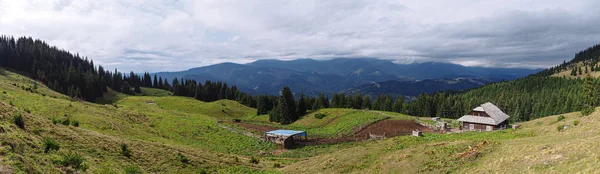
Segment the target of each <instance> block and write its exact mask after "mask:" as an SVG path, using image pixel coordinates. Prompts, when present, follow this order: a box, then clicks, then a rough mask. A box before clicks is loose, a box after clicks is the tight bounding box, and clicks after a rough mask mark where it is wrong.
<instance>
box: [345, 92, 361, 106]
mask: <svg viewBox="0 0 600 174" xmlns="http://www.w3.org/2000/svg"><path fill="white" fill-rule="evenodd" d="M348 98H350V97H348ZM352 103H353V104H352V108H354V109H362V108H363V106H362V104H363V98H362V95H361V94H360V93H358V94H355V95H354V100H353V101H352Z"/></svg>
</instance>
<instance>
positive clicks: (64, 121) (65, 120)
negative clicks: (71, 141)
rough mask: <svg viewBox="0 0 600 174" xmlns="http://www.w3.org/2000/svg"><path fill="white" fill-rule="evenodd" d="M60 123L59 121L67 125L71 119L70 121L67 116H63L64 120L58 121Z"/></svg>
mask: <svg viewBox="0 0 600 174" xmlns="http://www.w3.org/2000/svg"><path fill="white" fill-rule="evenodd" d="M60 123H61V124H62V125H65V126H68V125H69V123H71V121H70V120H69V119H68V118H65V119H64V120H62V121H60Z"/></svg>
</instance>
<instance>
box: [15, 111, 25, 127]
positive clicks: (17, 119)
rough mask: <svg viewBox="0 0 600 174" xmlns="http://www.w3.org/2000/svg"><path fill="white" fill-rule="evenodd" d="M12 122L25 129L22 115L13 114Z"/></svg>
mask: <svg viewBox="0 0 600 174" xmlns="http://www.w3.org/2000/svg"><path fill="white" fill-rule="evenodd" d="M13 123H15V125H17V127H19V128H21V129H25V121H23V116H22V115H21V114H20V113H19V114H17V115H15V116H13Z"/></svg>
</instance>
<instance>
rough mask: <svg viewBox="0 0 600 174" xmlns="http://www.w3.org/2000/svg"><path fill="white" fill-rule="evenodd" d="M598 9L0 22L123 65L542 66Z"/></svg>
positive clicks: (425, 5) (592, 39) (95, 13)
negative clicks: (374, 61) (386, 62)
mask: <svg viewBox="0 0 600 174" xmlns="http://www.w3.org/2000/svg"><path fill="white" fill-rule="evenodd" d="M599 10H600V2H595V1H592V0H589V1H569V2H567V1H560V0H547V1H517V0H514V1H506V0H490V1H481V2H477V3H474V2H472V1H466V0H457V1H452V2H449V1H445V0H432V1H427V2H423V1H405V2H400V1H394V0H360V1H317V0H291V1H282V2H278V1H259V0H256V1H255V0H248V1H194V0H179V1H161V0H142V1H95V0H78V1H69V0H56V1H36V2H33V1H2V0H0V25H1V26H3V28H2V31H1V32H2V34H10V35H16V36H20V35H26V36H32V37H35V38H40V39H44V40H46V41H48V43H50V44H54V45H57V46H58V47H60V48H64V49H67V50H70V51H72V52H79V53H80V54H81V55H85V56H87V57H89V58H92V59H94V61H95V62H97V63H98V64H103V65H106V66H105V67H107V68H119V69H123V70H124V71H130V70H133V71H153V72H155V71H175V70H184V69H188V68H192V67H197V66H203V65H209V64H213V63H220V62H224V61H232V62H237V63H247V62H250V61H253V60H257V59H273V58H281V59H294V58H316V59H328V58H331V57H348V58H352V57H375V58H383V59H390V60H393V61H394V62H397V63H411V62H424V61H440V62H454V63H459V64H463V65H470V66H494V67H531V68H540V67H549V66H553V65H556V64H558V63H560V62H562V61H563V60H568V59H570V58H572V57H573V55H574V54H575V53H576V52H577V51H580V50H583V49H585V48H587V47H589V46H592V45H594V44H597V43H598V41H599V40H600V25H597V24H598V23H600V14H599V13H596V12H597V11H599ZM234 38H235V39H234Z"/></svg>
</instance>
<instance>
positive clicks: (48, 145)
mask: <svg viewBox="0 0 600 174" xmlns="http://www.w3.org/2000/svg"><path fill="white" fill-rule="evenodd" d="M58 149H60V145H58V143H57V142H56V141H54V140H53V139H50V138H44V153H48V152H50V151H51V150H55V151H58Z"/></svg>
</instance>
